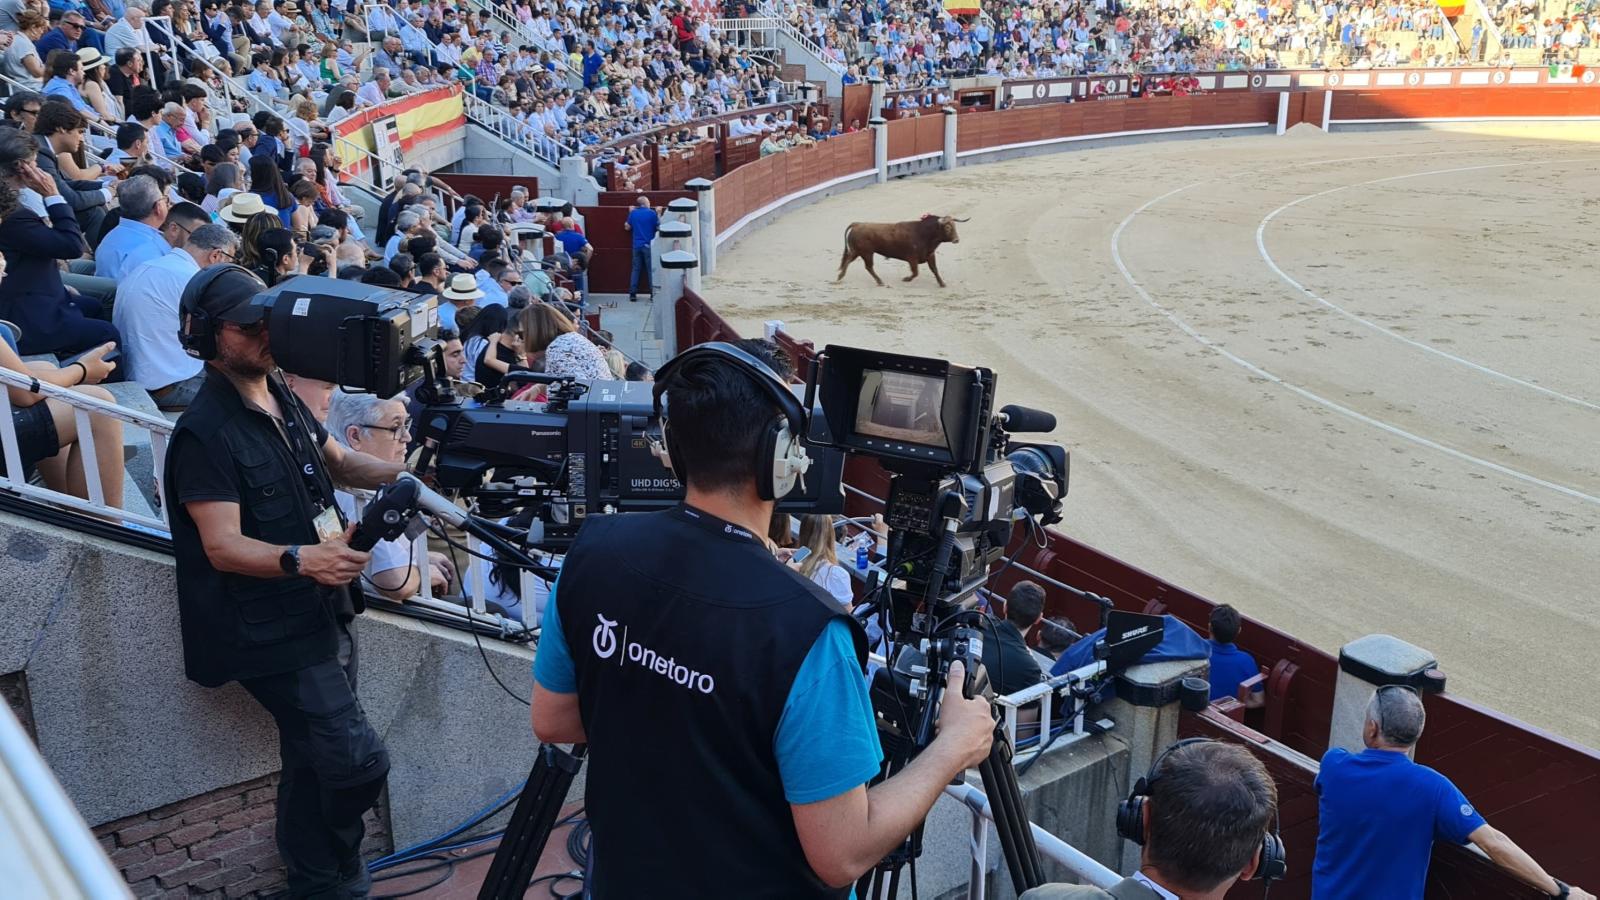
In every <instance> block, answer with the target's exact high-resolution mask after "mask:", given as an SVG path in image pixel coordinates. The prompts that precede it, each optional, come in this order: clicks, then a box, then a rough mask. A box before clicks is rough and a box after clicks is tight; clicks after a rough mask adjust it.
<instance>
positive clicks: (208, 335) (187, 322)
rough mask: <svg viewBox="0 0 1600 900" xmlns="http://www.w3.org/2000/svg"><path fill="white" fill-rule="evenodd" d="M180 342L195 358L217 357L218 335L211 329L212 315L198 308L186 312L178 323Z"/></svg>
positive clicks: (185, 350) (186, 351)
mask: <svg viewBox="0 0 1600 900" xmlns="http://www.w3.org/2000/svg"><path fill="white" fill-rule="evenodd" d="M178 343H179V344H182V345H183V350H184V352H185V353H187V354H189V355H190V356H192V357H194V358H195V359H199V360H208V359H216V358H217V336H216V334H214V333H213V332H212V330H211V317H210V316H208V315H206V314H205V312H204V311H202V310H198V309H195V310H189V311H186V312H184V313H183V314H182V317H181V319H180V320H179V323H178Z"/></svg>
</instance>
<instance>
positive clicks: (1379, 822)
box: [1311, 684, 1595, 900]
mask: <svg viewBox="0 0 1600 900" xmlns="http://www.w3.org/2000/svg"><path fill="white" fill-rule="evenodd" d="M1426 721H1427V713H1426V711H1424V709H1423V706H1422V697H1421V695H1419V694H1418V693H1417V691H1416V690H1415V689H1414V688H1411V687H1408V686H1406V685H1400V684H1390V685H1385V686H1383V687H1380V688H1378V691H1377V693H1375V694H1373V695H1372V702H1370V703H1368V704H1367V720H1366V723H1365V724H1364V725H1363V726H1362V730H1361V739H1362V742H1363V743H1364V744H1366V749H1365V750H1362V751H1361V752H1360V753H1351V752H1350V751H1348V750H1345V749H1344V748H1342V747H1335V748H1333V749H1332V750H1329V751H1328V752H1327V754H1326V755H1324V756H1323V757H1322V770H1321V771H1320V772H1319V773H1318V774H1317V781H1316V789H1317V810H1318V833H1317V858H1316V861H1315V863H1314V864H1313V865H1312V868H1311V896H1312V898H1313V900H1347V898H1348V900H1358V898H1359V900H1366V898H1373V897H1383V898H1386V900H1422V894H1423V885H1424V884H1425V883H1426V881H1427V878H1428V861H1429V859H1430V858H1431V857H1432V855H1433V843H1434V841H1435V840H1441V841H1449V842H1451V843H1453V844H1469V843H1470V844H1474V845H1476V846H1477V847H1478V849H1480V850H1482V851H1483V852H1484V853H1485V854H1487V855H1488V857H1489V859H1490V860H1492V861H1493V862H1494V864H1495V865H1497V866H1499V867H1500V868H1502V869H1504V870H1506V872H1508V873H1510V874H1511V875H1513V876H1515V877H1516V878H1518V879H1520V880H1522V881H1524V882H1527V883H1528V884H1530V885H1532V886H1533V887H1534V888H1535V889H1536V890H1540V891H1543V892H1544V893H1546V894H1548V895H1549V896H1551V897H1554V898H1569V897H1570V898H1572V900H1595V898H1594V895H1593V894H1590V893H1588V892H1587V891H1584V890H1583V889H1581V888H1576V887H1572V886H1570V885H1568V884H1566V883H1565V882H1563V881H1560V880H1558V879H1556V878H1554V877H1552V876H1551V875H1550V874H1549V873H1548V872H1546V871H1545V870H1544V869H1543V868H1542V867H1540V865H1539V864H1538V863H1536V862H1534V861H1533V857H1531V856H1529V855H1528V854H1527V853H1525V852H1524V851H1523V850H1522V848H1521V847H1518V846H1517V845H1516V844H1515V843H1514V842H1512V840H1511V839H1510V838H1508V837H1506V836H1505V835H1504V834H1502V833H1501V832H1499V831H1497V830H1496V829H1495V828H1494V827H1493V826H1491V825H1490V824H1489V823H1488V822H1485V821H1484V819H1483V816H1482V814H1480V813H1479V812H1478V811H1477V810H1476V809H1473V807H1472V804H1471V803H1469V802H1468V801H1467V798H1466V796H1465V795H1464V794H1462V793H1461V791H1459V790H1457V789H1456V786H1455V785H1454V784H1451V783H1450V779H1448V778H1446V777H1444V776H1443V775H1441V774H1439V773H1438V772H1436V771H1434V770H1433V769H1430V768H1428V767H1427V766H1423V765H1418V764H1417V763H1415V762H1413V761H1412V760H1411V754H1412V753H1413V752H1414V750H1415V749H1416V745H1417V739H1418V738H1420V737H1422V726H1423V725H1424V723H1425V722H1426Z"/></svg>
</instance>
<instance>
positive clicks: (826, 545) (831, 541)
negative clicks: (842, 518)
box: [789, 515, 856, 612]
mask: <svg viewBox="0 0 1600 900" xmlns="http://www.w3.org/2000/svg"><path fill="white" fill-rule="evenodd" d="M789 565H791V566H794V567H795V568H796V569H799V570H800V574H801V575H804V576H805V577H807V578H809V579H811V580H812V581H814V582H816V583H817V584H819V585H821V586H822V588H823V589H824V590H826V591H827V592H828V593H829V594H831V595H832V596H833V599H834V600H836V601H838V603H839V605H840V606H842V607H844V610H845V612H849V611H850V610H851V608H852V607H854V606H855V603H856V598H855V592H854V590H853V589H852V588H851V585H850V570H848V569H846V568H845V567H844V566H841V565H839V551H838V543H837V541H836V540H835V538H834V531H833V517H832V516H826V515H808V516H801V517H800V548H799V549H797V550H795V551H794V552H793V553H792V554H791V555H790V557H789Z"/></svg>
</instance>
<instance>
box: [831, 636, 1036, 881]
mask: <svg viewBox="0 0 1600 900" xmlns="http://www.w3.org/2000/svg"><path fill="white" fill-rule="evenodd" d="M929 643H930V646H929V650H930V653H929V659H928V665H927V666H926V668H927V670H928V672H927V682H926V685H927V690H926V694H925V695H924V696H923V697H922V698H920V699H919V700H918V701H917V702H915V703H914V704H913V705H912V706H911V707H908V706H907V705H906V704H905V703H904V702H903V701H904V700H905V699H906V698H905V697H904V696H903V695H902V696H893V697H889V696H887V695H886V693H885V692H884V691H882V690H879V691H876V692H875V693H874V698H873V699H874V704H873V705H874V706H875V707H876V708H877V709H878V710H879V712H880V713H882V714H883V718H882V723H883V725H884V726H885V727H884V728H883V729H880V732H879V733H880V735H881V736H882V738H883V743H884V755H885V757H886V759H885V762H884V767H883V773H882V776H881V779H880V780H887V779H889V778H892V777H894V776H895V775H896V774H897V773H899V772H900V771H901V770H902V769H904V768H905V767H906V766H907V765H909V764H910V763H911V760H912V759H913V758H915V756H916V755H917V753H918V752H920V751H921V750H922V749H923V748H924V747H926V746H927V745H928V743H929V741H930V740H931V739H932V732H933V725H934V712H935V710H936V709H937V707H938V701H939V698H940V696H941V695H942V694H943V692H944V679H945V677H946V675H947V673H948V671H949V663H950V662H952V661H954V660H955V659H960V658H962V655H964V654H960V655H958V653H959V651H956V650H955V649H954V648H955V647H957V646H959V642H958V641H951V640H935V641H931V642H929ZM980 654H981V651H980ZM936 655H937V656H938V657H940V658H938V659H935V658H934V657H935V656H936ZM962 662H963V666H964V667H965V668H966V670H967V690H969V691H970V690H971V688H972V686H973V685H974V684H976V683H978V682H977V679H976V676H975V674H974V669H973V666H974V665H977V661H976V660H974V659H963V661H962ZM888 680H889V681H890V682H891V683H890V684H889V685H888V689H889V690H896V688H895V686H894V685H893V684H892V682H893V677H892V676H891V677H890V678H889V679H888ZM911 710H914V711H915V712H914V715H915V720H914V721H904V719H905V718H907V717H905V716H904V715H903V714H904V713H906V712H908V711H911ZM897 714H898V715H899V716H900V718H898V719H897V718H896V716H897ZM908 726H909V727H908ZM1012 752H1013V751H1012V747H1011V741H1010V739H1009V738H1008V737H1007V735H1006V732H1005V729H1004V728H1003V727H1002V726H1001V724H1000V723H999V722H998V721H997V722H996V723H995V730H994V743H993V745H992V746H991V748H990V750H989V755H988V756H987V757H985V758H984V760H983V762H981V763H979V765H978V775H979V777H980V778H981V779H982V780H983V790H984V793H985V794H986V795H987V796H988V798H989V805H990V809H991V810H992V812H993V819H994V824H995V830H996V831H997V832H998V833H999V837H1000V849H1001V855H1002V856H1004V857H1005V861H1006V868H1007V870H1008V871H1009V872H1010V874H1011V883H1012V885H1013V886H1015V887H1016V889H1017V892H1018V893H1021V892H1022V891H1024V890H1027V889H1028V888H1032V887H1038V886H1039V885H1041V884H1043V883H1044V871H1043V862H1042V861H1041V859H1040V856H1039V848H1038V846H1037V845H1036V844H1035V843H1034V840H1033V830H1032V826H1031V824H1030V823H1029V821H1028V814H1027V810H1026V809H1025V808H1024V807H1023V798H1022V788H1021V786H1020V785H1019V784H1018V783H1017V773H1016V769H1015V768H1013V767H1012V764H1011V758H1012ZM957 777H958V779H959V778H960V776H957ZM925 825H926V822H924V823H923V824H921V825H918V826H917V827H916V829H915V830H914V831H912V832H911V834H910V835H909V836H908V837H907V838H906V839H905V841H904V842H902V843H901V845H900V846H899V847H898V848H896V849H895V850H894V851H893V852H891V853H890V854H889V855H888V856H885V857H884V858H883V859H882V860H881V861H879V863H878V864H877V865H876V866H874V867H873V868H872V869H870V870H869V871H868V872H867V873H866V874H865V875H863V876H862V877H861V878H860V880H859V881H857V882H856V896H857V897H858V898H860V900H869V898H870V900H879V898H893V897H897V896H899V890H900V874H901V872H902V871H904V870H905V869H906V868H907V867H908V866H909V868H910V870H911V878H912V892H913V895H915V891H916V884H915V883H916V860H917V857H919V856H921V855H922V831H923V828H924V827H925Z"/></svg>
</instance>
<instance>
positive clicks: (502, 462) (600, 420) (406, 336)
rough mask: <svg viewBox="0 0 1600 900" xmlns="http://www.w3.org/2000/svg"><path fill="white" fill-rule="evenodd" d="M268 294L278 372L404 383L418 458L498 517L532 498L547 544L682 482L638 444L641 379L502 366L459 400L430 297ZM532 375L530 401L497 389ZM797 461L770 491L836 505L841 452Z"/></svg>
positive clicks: (328, 287) (355, 289) (650, 420)
mask: <svg viewBox="0 0 1600 900" xmlns="http://www.w3.org/2000/svg"><path fill="white" fill-rule="evenodd" d="M253 302H254V303H256V304H259V305H263V306H267V307H269V312H268V314H267V321H268V332H269V335H270V338H271V341H272V348H273V356H274V358H275V359H276V360H277V362H278V365H279V366H280V367H282V368H283V370H284V371H286V372H291V373H293V374H296V375H301V376H304V377H307V378H317V379H321V380H323V381H329V382H332V383H334V384H338V385H341V386H343V387H344V388H346V389H347V390H362V391H370V392H372V393H376V394H379V395H380V396H384V397H390V396H393V395H395V394H397V393H399V392H400V391H401V390H404V389H406V388H408V387H411V388H412V393H413V396H414V397H415V399H416V401H417V403H418V404H419V405H421V407H422V410H421V412H420V413H418V414H416V416H415V419H416V421H417V432H416V437H417V439H418V442H419V443H420V444H421V446H422V453H421V454H420V455H419V456H418V458H417V465H416V469H417V470H418V471H419V472H426V471H430V470H431V471H432V474H433V476H434V478H435V480H436V482H437V484H438V486H439V487H440V488H441V489H444V490H446V491H450V492H455V493H457V494H459V495H460V496H462V497H465V498H467V499H469V500H471V501H472V503H473V508H474V511H475V512H476V513H477V514H478V515H480V516H483V517H485V518H491V519H498V518H501V517H505V516H508V515H511V514H512V513H513V512H515V511H517V510H520V509H525V508H529V507H532V508H533V510H534V513H535V515H534V523H535V524H534V527H533V528H532V530H531V534H532V537H531V543H532V544H533V545H534V546H537V547H538V548H539V549H544V550H550V551H558V552H559V551H560V550H562V549H564V548H565V547H566V546H567V545H568V544H570V543H571V541H572V538H573V537H574V536H575V535H576V534H577V532H578V528H579V527H580V526H582V524H583V521H584V519H585V518H587V517H588V516H589V515H591V514H596V515H598V514H605V513H614V512H644V511H649V510H654V509H666V508H669V507H671V506H672V505H674V504H676V503H677V502H678V501H679V500H680V499H682V497H683V485H682V484H681V483H680V482H679V481H678V479H677V478H675V477H674V476H673V474H672V471H671V469H669V468H668V467H667V466H666V465H665V464H664V463H663V462H662V461H661V460H660V459H659V458H658V457H657V456H656V455H655V454H654V453H653V452H652V451H651V436H652V435H654V434H658V433H659V429H660V423H659V420H658V419H657V418H656V416H655V415H654V409H653V405H652V400H651V395H650V385H649V384H648V383H640V382H625V381H602V382H583V381H578V380H576V379H573V378H567V377H557V376H551V375H546V374H543V373H539V372H523V371H513V372H511V373H509V374H508V375H507V376H506V377H505V379H504V384H505V387H504V388H502V389H500V390H497V391H495V392H491V393H488V394H484V395H481V396H479V397H477V398H475V400H474V402H471V403H468V402H466V401H467V399H468V398H466V397H465V396H464V391H460V390H458V389H457V388H458V387H459V385H457V384H453V383H452V382H451V381H450V379H449V378H448V377H446V375H445V372H444V361H443V348H442V346H441V345H440V344H439V342H438V341H437V340H436V335H437V333H438V313H437V310H436V309H435V307H434V304H435V302H436V300H435V298H433V297H421V296H418V295H416V294H413V293H411V292H409V291H404V290H390V289H383V288H374V287H372V286H370V285H363V284H356V283H352V282H349V281H338V280H335V279H332V278H320V277H315V276H309V275H305V276H298V277H295V278H291V279H288V280H286V281H283V282H280V283H279V284H277V285H276V286H274V287H273V288H271V289H270V290H267V291H265V292H263V293H261V294H260V295H258V296H257V297H256V298H255V300H254V301H253ZM529 384H542V385H544V386H545V399H544V400H542V401H538V402H533V401H524V400H509V399H506V397H507V396H508V395H509V394H511V393H513V392H514V391H515V390H516V389H517V388H520V387H522V386H525V385H529ZM812 456H813V462H812V466H811V470H810V471H809V472H808V473H807V476H806V478H805V479H804V480H803V482H802V483H801V485H800V486H799V487H797V488H796V490H795V491H794V492H792V493H791V494H790V496H788V497H786V498H784V500H783V501H782V502H781V503H780V509H783V510H784V511H786V512H795V513H807V512H812V513H833V512H839V511H841V510H842V509H843V508H844V495H843V489H842V488H841V479H842V476H843V470H844V454H843V453H842V452H840V451H837V450H827V449H824V450H821V451H819V452H815V453H813V454H812Z"/></svg>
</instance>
